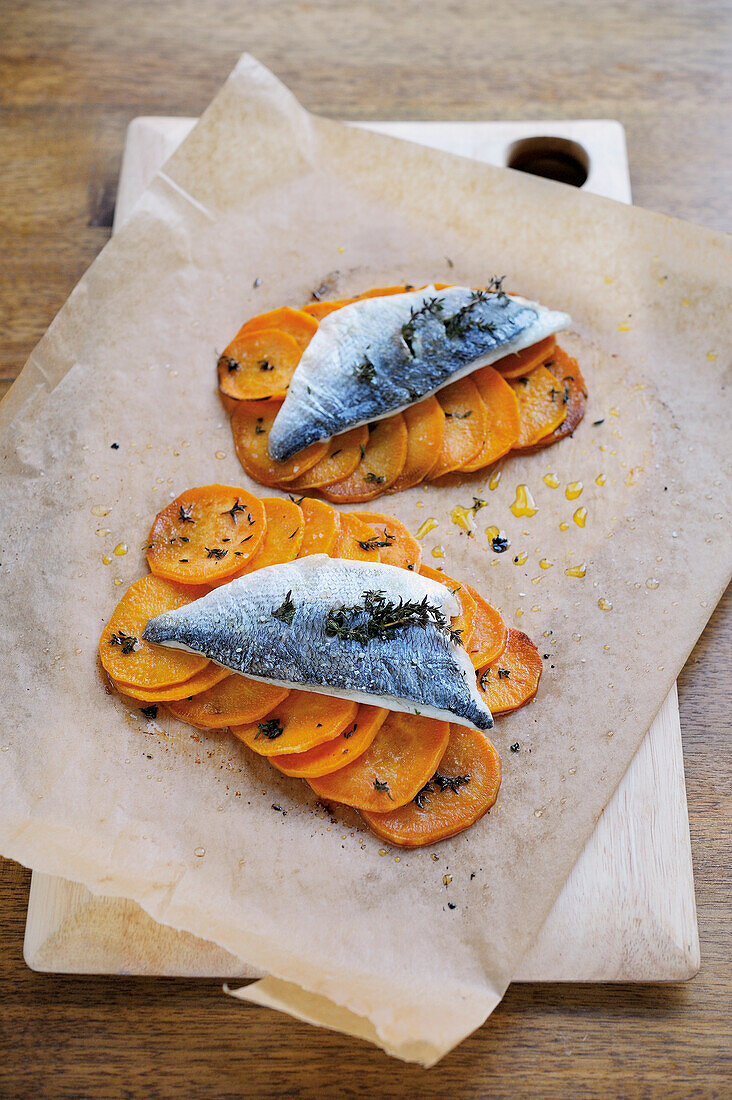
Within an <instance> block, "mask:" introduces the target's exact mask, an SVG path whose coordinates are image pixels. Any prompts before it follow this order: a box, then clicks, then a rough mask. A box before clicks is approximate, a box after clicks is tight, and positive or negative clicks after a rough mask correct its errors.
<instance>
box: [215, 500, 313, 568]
mask: <svg viewBox="0 0 732 1100" xmlns="http://www.w3.org/2000/svg"><path fill="white" fill-rule="evenodd" d="M262 504H263V505H264V514H265V517H266V520H267V530H266V531H265V533H264V538H263V539H262V541H261V543H260V544H259V549H258V550H257V552H256V554H255V555H254V557H253V558H251V559H250V560H249V561H248V562H247V564H246V565H245V566H243V568H241V569H239V570H238V571H237V572H236V573H234V575H233V576H232V577H224V578H223V580H220V581H215V582H214V583H213V584H212V585H211V587H212V588H218V587H219V586H220V585H222V584H228V583H229V581H234V580H236V579H237V577H243V576H244V574H245V573H253V572H254V570H255V569H262V568H263V567H264V566H265V565H281V564H282V563H283V562H287V561H294V560H295V558H296V557H298V555H299V553H300V549H301V547H302V540H303V538H304V537H305V519H304V517H303V514H302V511H301V510H300V508H299V507H298V506H297V504H295V502H294V501H292V500H289V499H287V498H286V497H262Z"/></svg>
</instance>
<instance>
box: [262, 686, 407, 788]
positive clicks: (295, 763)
mask: <svg viewBox="0 0 732 1100" xmlns="http://www.w3.org/2000/svg"><path fill="white" fill-rule="evenodd" d="M388 714H389V711H388V710H386V709H385V708H384V707H372V706H369V705H368V704H367V703H361V705H360V706H359V708H358V712H357V714H356V717H355V719H354V721H353V724H352V725H350V726H347V727H346V729H344V730H343V732H342V733H339V734H338V736H337V737H334V738H332V740H330V741H326V742H324V744H322V745H316V747H315V748H314V749H308V751H307V752H293V753H289V754H287V755H284V756H271V757H270V763H272V764H274V766H275V767H276V768H279V769H280V771H281V772H284V773H285V775H292V776H295V777H296V778H297V779H315V778H317V777H318V776H320V775H329V774H330V773H331V772H335V771H338V769H339V768H345V766H346V764H350V763H351V761H352V760H356V759H358V757H359V756H361V754H362V753H364V752H366V749H367V748H368V747H369V745H370V744H371V742H372V741H373V739H374V738H375V737H376V734H377V733H378V732H379V730H380V729H381V727H382V726H383V724H384V722H385V721H386V718H387V715H388Z"/></svg>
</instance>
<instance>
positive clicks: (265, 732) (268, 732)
mask: <svg viewBox="0 0 732 1100" xmlns="http://www.w3.org/2000/svg"><path fill="white" fill-rule="evenodd" d="M284 732H285V729H284V726H283V725H282V723H281V722H280V720H279V718H268V719H267V720H266V721H264V722H257V732H256V733H255V735H254V740H255V741H258V740H259V738H260V737H266V738H267V740H268V741H274V739H275V738H276V737H281V736H282V734H283V733H284Z"/></svg>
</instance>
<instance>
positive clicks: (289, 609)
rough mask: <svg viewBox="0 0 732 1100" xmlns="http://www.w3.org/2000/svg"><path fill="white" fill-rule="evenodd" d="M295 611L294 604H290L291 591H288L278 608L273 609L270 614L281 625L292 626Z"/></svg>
mask: <svg viewBox="0 0 732 1100" xmlns="http://www.w3.org/2000/svg"><path fill="white" fill-rule="evenodd" d="M296 610H297V609H296V607H295V604H294V603H293V602H292V590H290V591H289V592H288V593H287V595H286V596H285V598H284V600H283V601H282V603H281V604H280V606H279V607H277V608H275V610H274V611H273V612H272V618H273V619H279V620H280V622H281V623H286V624H287V625H288V626H292V620H293V619H294V618H295V611H296Z"/></svg>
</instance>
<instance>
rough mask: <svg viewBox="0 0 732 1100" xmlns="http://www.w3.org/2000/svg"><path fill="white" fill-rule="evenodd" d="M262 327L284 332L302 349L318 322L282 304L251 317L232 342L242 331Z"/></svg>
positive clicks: (302, 312)
mask: <svg viewBox="0 0 732 1100" xmlns="http://www.w3.org/2000/svg"><path fill="white" fill-rule="evenodd" d="M264 328H266V329H272V328H275V329H279V330H280V331H281V332H286V333H287V335H288V336H291V337H292V339H293V340H294V341H295V342H296V343H297V344H298V346H299V348H300V351H304V350H305V348H306V347H307V346H308V344H309V343H310V341H311V340H312V338H313V336H314V335H315V333H316V332H317V331H318V322H317V320H316V319H315V318H314V317H310V316H309V315H308V314H307V313H305V312H304V311H303V310H301V309H291V308H290V307H289V306H282V307H281V308H280V309H273V310H271V311H270V312H269V313H260V314H259V315H258V316H257V317H252V319H251V321H247V323H246V324H245V325H242V327H241V329H240V330H239V332H238V333H237V335H236V337H235V338H234V340H233V341H232V343H235V341H236V340H237V339H238V337H239V336H241V334H242V333H243V332H256V331H257V330H258V329H264ZM224 354H226V352H224Z"/></svg>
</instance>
